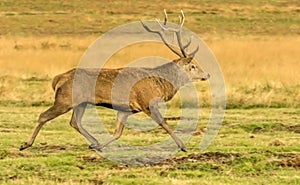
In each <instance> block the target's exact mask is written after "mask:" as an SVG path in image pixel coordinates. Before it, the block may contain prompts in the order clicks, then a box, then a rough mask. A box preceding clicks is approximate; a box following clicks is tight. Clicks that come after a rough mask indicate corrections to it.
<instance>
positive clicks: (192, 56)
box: [189, 45, 199, 58]
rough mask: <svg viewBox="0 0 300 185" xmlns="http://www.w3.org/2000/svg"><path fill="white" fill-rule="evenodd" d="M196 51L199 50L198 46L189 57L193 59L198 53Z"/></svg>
mask: <svg viewBox="0 0 300 185" xmlns="http://www.w3.org/2000/svg"><path fill="white" fill-rule="evenodd" d="M198 50H199V45H198V46H197V48H196V49H195V50H194V51H193V52H192V53H190V54H189V57H190V58H194V57H195V55H196V53H197V52H198Z"/></svg>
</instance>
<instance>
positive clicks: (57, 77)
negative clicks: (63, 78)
mask: <svg viewBox="0 0 300 185" xmlns="http://www.w3.org/2000/svg"><path fill="white" fill-rule="evenodd" d="M59 79H60V75H57V76H55V77H54V78H53V80H52V89H53V91H56V89H57V88H58V87H57V85H58V82H59Z"/></svg>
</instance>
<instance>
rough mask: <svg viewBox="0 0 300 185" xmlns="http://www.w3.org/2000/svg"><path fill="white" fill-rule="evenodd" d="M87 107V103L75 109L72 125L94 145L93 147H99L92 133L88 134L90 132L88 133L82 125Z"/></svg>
mask: <svg viewBox="0 0 300 185" xmlns="http://www.w3.org/2000/svg"><path fill="white" fill-rule="evenodd" d="M86 105H87V104H86V103H83V104H81V105H78V106H76V107H74V108H73V114H72V119H71V122H70V125H71V126H72V127H73V128H75V129H76V130H77V131H78V132H79V133H80V134H81V135H82V136H83V137H85V138H86V139H87V140H88V141H89V142H90V143H92V144H91V145H98V141H97V140H96V139H95V138H94V137H93V136H92V135H91V134H90V133H88V131H86V130H85V129H84V128H83V127H82V125H81V120H82V116H83V114H84V111H85V108H86Z"/></svg>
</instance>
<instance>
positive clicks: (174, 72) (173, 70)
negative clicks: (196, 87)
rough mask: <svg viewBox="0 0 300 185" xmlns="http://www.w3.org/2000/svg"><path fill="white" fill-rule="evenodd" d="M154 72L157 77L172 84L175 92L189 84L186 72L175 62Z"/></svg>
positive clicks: (159, 67)
mask: <svg viewBox="0 0 300 185" xmlns="http://www.w3.org/2000/svg"><path fill="white" fill-rule="evenodd" d="M154 70H155V72H156V74H157V75H158V76H160V77H161V78H163V79H165V80H166V81H168V82H169V83H170V84H172V85H173V87H174V88H175V89H176V90H178V89H180V88H181V87H182V86H184V85H186V84H187V83H189V82H190V78H189V77H188V75H187V74H186V72H184V70H183V69H182V68H181V67H180V66H179V65H178V64H176V63H175V62H169V63H167V64H164V65H161V66H158V67H156V68H154Z"/></svg>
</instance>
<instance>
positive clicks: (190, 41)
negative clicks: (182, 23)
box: [182, 35, 193, 50]
mask: <svg viewBox="0 0 300 185" xmlns="http://www.w3.org/2000/svg"><path fill="white" fill-rule="evenodd" d="M192 38H193V35H192V36H190V39H189V41H188V42H187V43H186V45H184V46H183V47H182V48H183V49H184V50H185V49H186V48H188V47H189V46H190V45H191V43H192Z"/></svg>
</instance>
